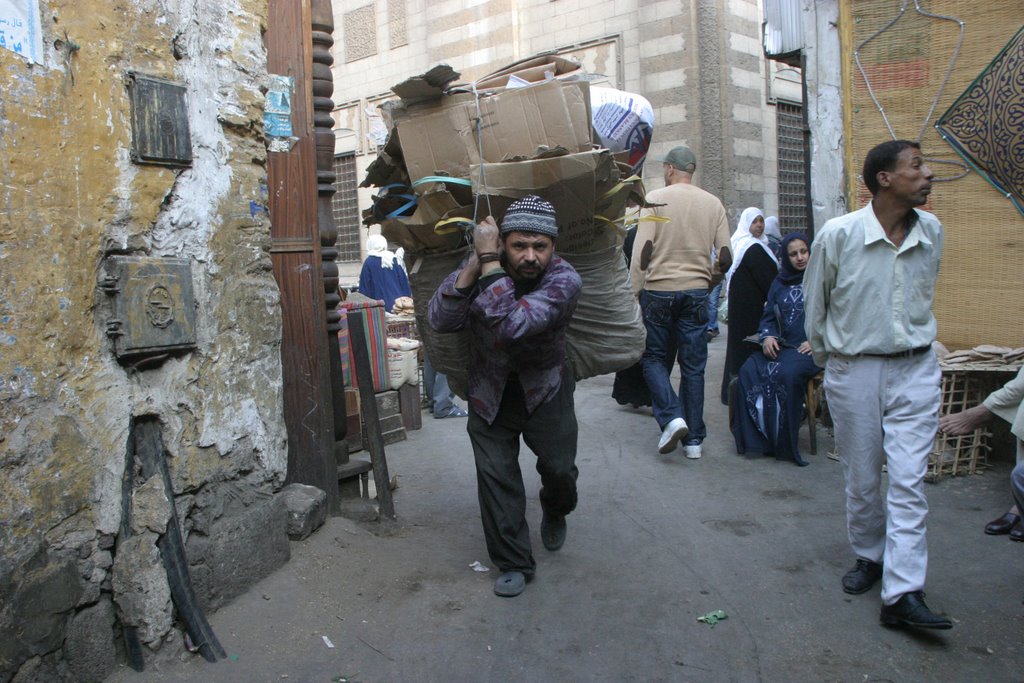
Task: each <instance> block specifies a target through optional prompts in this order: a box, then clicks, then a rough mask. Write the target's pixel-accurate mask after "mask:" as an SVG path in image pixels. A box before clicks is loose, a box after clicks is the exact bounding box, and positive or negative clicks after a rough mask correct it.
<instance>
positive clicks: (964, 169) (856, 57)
mask: <svg viewBox="0 0 1024 683" xmlns="http://www.w3.org/2000/svg"><path fill="white" fill-rule="evenodd" d="M909 4H910V0H903V2H902V3H901V4H900V9H899V12H897V13H896V16H895V17H893V18H892V19H891V20H889V22H888V23H887V24H886V25H885V26H883V27H882V28H880V29H878V30H877V31H875V32H874V33H873V34H871V35H870V36H868V37H867V39H865V40H864V41H863V42H862V43H861V44H860V45H858V46H857V49H855V50H854V51H853V61H854V63H855V64H856V65H857V70H858V71H859V72H860V75H861V78H863V79H864V85H865V86H866V87H867V91H868V95H869V96H870V97H871V101H872V102H874V103H875V107H876V108H877V109H878V112H879V113H880V114H881V115H882V121H883V122H884V123H885V127H886V128H887V129H888V131H889V135H891V136H892V139H893V140H896V139H897V137H898V136H897V135H896V132H895V131H894V130H893V128H892V124H890V123H889V117H888V116H887V115H886V113H885V107H883V106H882V103H881V102H880V101H879V100H878V96H877V95H876V94H875V90H874V88H873V87H872V86H871V79H870V78H868V74H867V71H865V69H864V65H863V64H861V61H860V52H861V50H863V49H864V48H865V47H866V46H867V44H868V43H870V42H871V41H872V40H874V39H875V38H877V37H878V36H880V35H882V34H883V33H885V32H886V31H888V30H889V29H890V28H892V27H893V26H894V25H895V24H896V22H898V21H899V20H900V18H902V17H903V15H904V14H906V12H907V7H908V5H909ZM914 11H915V12H917V13H918V14H920V15H922V16H924V17H927V18H929V19H938V20H941V21H951V22H953V23H955V24H957V26H959V28H960V35H959V36H958V37H957V41H956V46H955V47H954V48H953V55H952V57H951V58H950V60H949V66H947V67H946V73H945V75H944V76H943V77H942V82H941V83H940V84H939V88H938V90H936V92H935V97H934V99H932V104H931V107H929V109H928V113H927V114H925V117H924V121H922V122H921V128H920V130H918V132H917V137H915V138H914V142H918V143H920V142H921V140H922V138H924V133H925V131H926V130H927V129H928V121H929V120H931V118H932V116H933V115H934V114H935V108H936V107H938V106H939V100H940V99H941V98H942V93H943V91H945V89H946V85H947V84H948V83H949V79H950V76H951V75H952V73H953V67H954V66H955V65H956V61H957V58H958V57H959V56H960V47H961V46H962V45H963V42H964V22H963V20H961V19H959V18H957V17H951V16H946V15H944V14H936V13H934V12H929V11H927V10H925V9H924V8H922V7H921V2H920V0H914ZM926 161H928V163H931V164H944V165H948V166H956V167H958V168H959V169H960V170H961V173H960V174H959V175H955V176H951V177H947V178H935V179H934V181H935V182H944V181H950V180H959V179H960V178H963V177H964V176H966V175H967V174H968V173H970V172H971V169H970V167H968V166H967V165H966V164H964V163H963V162H960V161H950V160H948V159H935V158H926Z"/></svg>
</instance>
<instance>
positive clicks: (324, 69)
mask: <svg viewBox="0 0 1024 683" xmlns="http://www.w3.org/2000/svg"><path fill="white" fill-rule="evenodd" d="M312 3H313V4H312V18H313V21H312V28H313V130H314V135H315V137H316V190H317V221H318V223H319V225H320V258H321V261H322V265H323V271H324V307H325V309H326V319H327V347H328V349H329V352H330V354H331V391H332V393H333V395H334V405H333V406H332V408H333V412H334V442H335V455H336V458H337V461H338V464H339V465H344V464H345V463H347V462H348V449H347V448H346V447H345V433H346V431H347V429H346V421H345V418H346V415H345V412H346V411H345V382H344V379H343V377H342V373H341V356H340V351H339V348H338V331H339V329H340V327H341V314H340V313H339V312H338V304H339V303H341V295H340V294H339V292H338V263H337V261H338V247H337V244H338V228H337V226H336V225H335V224H334V212H333V211H332V207H331V198H332V197H333V196H334V192H335V187H334V181H335V173H334V118H333V117H332V116H331V113H332V112H333V111H334V100H332V99H331V96H332V95H333V94H334V74H333V72H332V71H331V65H332V64H333V63H334V57H333V56H332V55H331V48H332V47H333V46H334V8H333V7H332V6H331V0H312Z"/></svg>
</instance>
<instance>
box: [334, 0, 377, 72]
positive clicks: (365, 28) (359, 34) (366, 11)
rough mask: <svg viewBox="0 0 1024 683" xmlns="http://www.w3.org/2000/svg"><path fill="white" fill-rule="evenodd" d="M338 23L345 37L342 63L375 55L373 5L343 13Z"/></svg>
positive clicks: (375, 35)
mask: <svg viewBox="0 0 1024 683" xmlns="http://www.w3.org/2000/svg"><path fill="white" fill-rule="evenodd" d="M338 4H339V5H341V4H344V3H338ZM340 23H341V25H342V26H343V27H344V36H345V37H344V41H343V43H344V49H345V60H344V61H346V62H354V61H357V60H360V59H363V58H364V57H369V56H370V55H375V54H377V12H376V10H375V8H374V6H373V5H367V6H366V7H360V8H359V9H354V10H351V11H348V12H345V14H344V15H343V17H342V21H341V22H340Z"/></svg>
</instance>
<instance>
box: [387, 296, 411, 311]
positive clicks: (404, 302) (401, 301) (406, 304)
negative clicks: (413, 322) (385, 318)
mask: <svg viewBox="0 0 1024 683" xmlns="http://www.w3.org/2000/svg"><path fill="white" fill-rule="evenodd" d="M391 312H392V313H393V314H395V315H415V314H416V311H415V309H414V308H413V302H412V297H408V296H400V297H398V298H397V299H395V305H394V306H393V307H392V308H391Z"/></svg>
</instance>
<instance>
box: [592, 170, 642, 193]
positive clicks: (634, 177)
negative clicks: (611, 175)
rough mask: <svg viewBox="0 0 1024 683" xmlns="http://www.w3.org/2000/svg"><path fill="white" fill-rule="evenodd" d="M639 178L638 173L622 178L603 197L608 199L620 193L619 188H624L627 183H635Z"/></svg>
mask: <svg viewBox="0 0 1024 683" xmlns="http://www.w3.org/2000/svg"><path fill="white" fill-rule="evenodd" d="M638 180H640V176H637V175H631V176H629V177H628V178H625V179H623V180H620V181H619V182H618V183H616V184H615V186H614V187H612V189H610V190H608V191H607V192H605V193H604V194H603V195H601V199H608V197H611V196H613V195H616V194H618V192H619V190H621V189H622V188H624V187H625V186H626V185H628V184H630V183H635V182H636V181H638Z"/></svg>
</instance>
